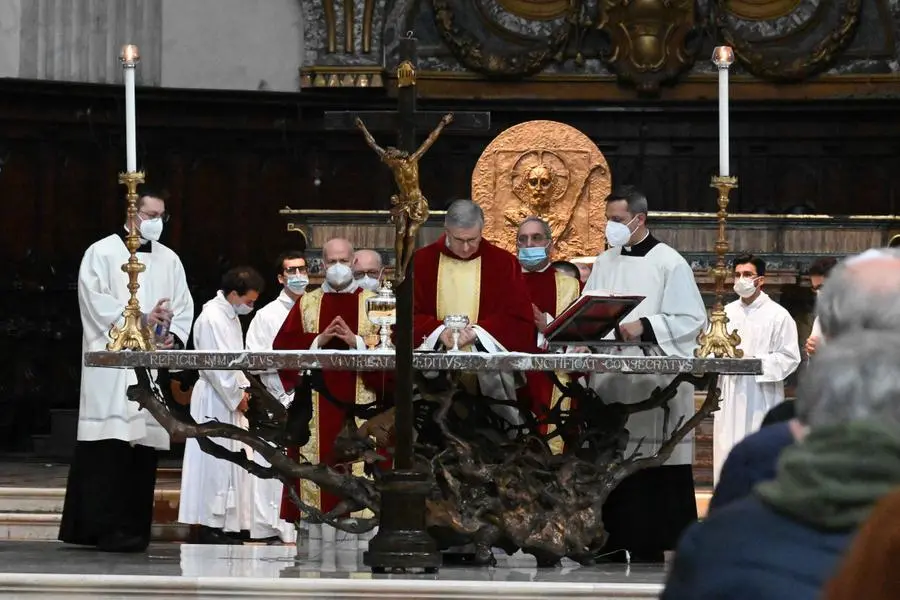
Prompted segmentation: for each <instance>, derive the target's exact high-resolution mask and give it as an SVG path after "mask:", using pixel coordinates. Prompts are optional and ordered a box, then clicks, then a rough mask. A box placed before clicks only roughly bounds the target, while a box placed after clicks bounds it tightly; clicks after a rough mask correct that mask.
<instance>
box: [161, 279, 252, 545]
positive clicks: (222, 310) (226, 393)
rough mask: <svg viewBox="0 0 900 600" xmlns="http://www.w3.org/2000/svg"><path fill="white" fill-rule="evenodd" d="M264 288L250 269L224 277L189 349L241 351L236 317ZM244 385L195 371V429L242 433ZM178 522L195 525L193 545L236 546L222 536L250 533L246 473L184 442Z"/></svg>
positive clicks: (234, 447) (227, 375) (233, 376)
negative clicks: (230, 428) (212, 425)
mask: <svg viewBox="0 0 900 600" xmlns="http://www.w3.org/2000/svg"><path fill="white" fill-rule="evenodd" d="M263 288H264V282H263V279H262V276H261V275H260V274H259V273H257V272H256V271H255V270H254V269H252V268H251V267H236V268H234V269H231V270H230V271H228V272H227V273H225V275H224V276H223V277H222V285H221V289H220V290H219V291H218V293H216V296H215V297H214V298H213V299H212V300H210V301H208V302H207V303H206V304H204V305H203V310H202V311H201V312H200V316H199V317H197V321H196V323H194V347H195V348H196V349H197V350H205V351H209V352H215V351H218V352H227V351H231V352H234V351H241V350H243V349H244V339H243V332H242V331H241V322H240V320H239V319H238V317H239V316H240V315H247V314H250V312H251V311H252V310H253V304H254V303H255V302H256V299H257V298H258V297H259V292H260V291H261V290H262V289H263ZM248 385H249V383H248V381H247V378H246V377H245V376H244V374H243V373H242V372H241V371H212V370H204V371H200V378H199V379H198V380H197V383H196V384H195V385H194V389H193V391H192V393H191V417H193V419H194V420H195V421H196V422H197V423H206V422H209V421H219V422H221V423H230V424H231V425H235V426H237V427H242V428H246V427H247V419H246V417H245V416H244V413H245V412H246V411H247V402H248V400H249V394H248V393H247V391H246V388H247V387H248ZM210 439H211V440H212V441H213V442H214V443H216V444H218V445H220V446H222V447H223V448H225V449H226V450H230V451H232V452H241V451H242V452H244V453H245V454H247V456H249V457H251V458H252V456H253V453H252V450H251V449H250V448H249V447H248V446H246V445H245V444H242V443H241V442H238V441H236V440H232V439H227V438H210ZM178 520H179V521H180V522H182V523H187V524H189V525H199V529H198V530H197V531H196V532H195V534H196V537H195V538H194V541H195V542H196V543H200V544H240V543H241V542H239V541H237V540H235V539H233V538H232V537H230V536H228V535H226V534H225V532H226V531H228V532H236V533H239V532H241V531H245V530H246V531H249V530H250V526H251V524H252V521H253V500H252V490H251V486H250V475H249V473H247V471H246V470H245V469H244V468H242V467H239V466H237V465H235V464H234V463H232V462H229V461H226V460H224V459H220V458H216V457H214V456H212V455H210V454H207V453H206V452H204V451H203V450H202V449H201V448H200V445H199V444H198V442H197V440H196V439H194V438H190V439H188V440H187V443H186V444H185V448H184V464H183V466H182V469H181V501H180V503H179V507H178Z"/></svg>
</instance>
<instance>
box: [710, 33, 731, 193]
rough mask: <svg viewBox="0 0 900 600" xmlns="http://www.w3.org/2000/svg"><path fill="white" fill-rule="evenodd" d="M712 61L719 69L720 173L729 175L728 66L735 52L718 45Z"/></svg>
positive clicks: (724, 175)
mask: <svg viewBox="0 0 900 600" xmlns="http://www.w3.org/2000/svg"><path fill="white" fill-rule="evenodd" d="M712 61H713V64H715V65H716V67H717V68H718V70H719V175H720V176H721V177H728V176H729V175H730V174H731V168H730V167H731V165H730V164H729V147H728V141H729V131H728V67H730V66H731V63H732V62H734V52H733V51H732V49H731V48H730V47H728V46H717V47H716V49H715V50H713V57H712Z"/></svg>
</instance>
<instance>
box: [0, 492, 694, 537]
mask: <svg viewBox="0 0 900 600" xmlns="http://www.w3.org/2000/svg"><path fill="white" fill-rule="evenodd" d="M65 493H66V491H65V489H63V488H10V487H7V488H0V540H33V541H37V540H55V539H56V536H57V533H58V532H59V522H60V519H61V517H62V506H63V500H64V498H65ZM179 496H180V492H179V490H177V489H162V490H156V498H155V504H154V514H153V523H154V525H153V539H154V540H156V541H184V540H186V539H187V537H188V533H189V528H188V526H186V525H182V524H180V523H178V501H179ZM710 496H711V493H710V492H709V491H707V490H698V491H697V494H696V497H697V512H698V513H699V514H700V517H701V518H703V516H704V515H705V514H706V508H707V506H708V504H709V498H710Z"/></svg>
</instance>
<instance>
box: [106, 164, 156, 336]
mask: <svg viewBox="0 0 900 600" xmlns="http://www.w3.org/2000/svg"><path fill="white" fill-rule="evenodd" d="M119 183H123V184H125V186H126V187H127V188H128V193H127V194H126V196H125V199H126V200H127V201H128V235H127V236H126V237H125V247H126V248H128V252H129V254H130V255H131V256H129V257H128V262H127V263H125V264H124V265H122V270H123V271H125V272H126V273H128V291H129V292H131V297H130V298H129V299H128V304H126V305H125V310H124V311H123V312H122V317H124V319H125V322H124V323H123V324H122V327H118V326H116V325H113V326H112V327H111V328H110V330H109V337H110V340H111V341H110V342H109V343H108V344H107V345H106V349H107V350H110V351H113V352H116V351H119V350H144V351H149V350H153V349H154V348H153V344H152V343H151V341H150V340H151V339H152V337H151V334H150V328H149V327H147V326H146V325H144V324H143V314H142V313H141V304H140V302H138V299H137V291H138V289H139V288H140V287H141V286H140V284H138V273H143V272H144V269H145V267H144V265H143V264H142V263H141V262H140V261H139V260H138V257H137V250H138V248H140V246H141V236H140V234H138V226H137V220H138V216H137V213H138V194H137V186H138V184H141V183H144V173H143V172H141V171H134V172H130V173H119Z"/></svg>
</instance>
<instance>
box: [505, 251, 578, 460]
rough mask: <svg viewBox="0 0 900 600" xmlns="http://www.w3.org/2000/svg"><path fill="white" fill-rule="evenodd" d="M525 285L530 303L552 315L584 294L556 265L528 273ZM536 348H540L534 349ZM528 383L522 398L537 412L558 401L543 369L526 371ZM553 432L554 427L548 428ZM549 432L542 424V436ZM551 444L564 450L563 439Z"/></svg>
mask: <svg viewBox="0 0 900 600" xmlns="http://www.w3.org/2000/svg"><path fill="white" fill-rule="evenodd" d="M523 275H524V278H525V284H526V285H527V286H528V291H529V294H530V297H531V302H532V303H533V304H534V305H535V306H537V307H538V310H540V311H541V312H542V313H547V314H549V315H550V316H551V317H555V316H557V315H558V314H560V313H561V312H562V311H563V310H564V309H565V308H566V307H567V306H569V305H570V304H571V303H572V302H574V301H575V300H577V299H578V296H580V295H581V285H580V282H579V281H578V280H577V279H575V278H574V277H570V276H568V275H563V274H562V273H558V272H557V271H556V269H554V268H552V267H551V268H548V269H544V270H543V271H537V272H525V273H524V274H523ZM535 351H537V348H535ZM525 377H526V379H527V385H526V386H525V387H524V388H521V389H520V391H519V398H520V399H521V400H525V401H526V402H527V403H528V404H529V405H530V406H531V410H532V411H533V412H534V414H535V415H537V416H541V415H543V414H545V413H546V412H547V411H549V410H550V408H552V407H553V406H555V405H556V403H557V402H559V397H560V391H559V390H558V389H556V386H555V385H553V381H552V380H551V379H550V377H549V376H548V375H547V374H546V373H544V372H541V371H531V372H528V373H526V374H525ZM557 377H559V379H560V381H562V382H563V383H565V382H566V381H567V379H568V375H567V374H566V373H557ZM526 396H527V397H526ZM567 403H568V401H566V402H565V403H564V405H563V409H564V410H568V409H569V406H567V405H566V404H567ZM549 431H552V430H549ZM547 432H548V429H547V427H545V426H542V427H541V431H540V433H541V434H542V435H544V434H546V433H547ZM550 447H551V449H552V450H553V451H554V452H555V453H559V452H562V439H561V438H558V437H557V438H554V439H553V440H551V442H550Z"/></svg>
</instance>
